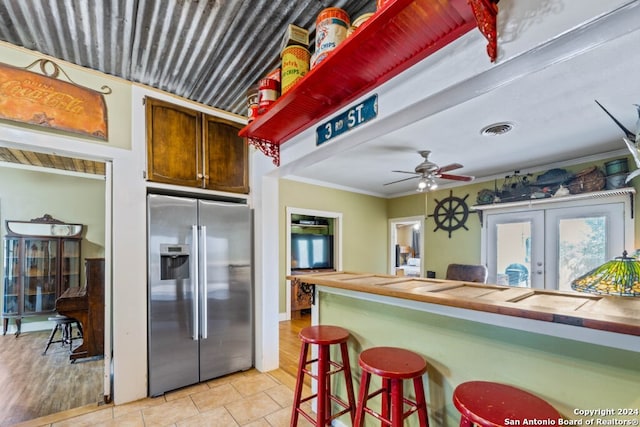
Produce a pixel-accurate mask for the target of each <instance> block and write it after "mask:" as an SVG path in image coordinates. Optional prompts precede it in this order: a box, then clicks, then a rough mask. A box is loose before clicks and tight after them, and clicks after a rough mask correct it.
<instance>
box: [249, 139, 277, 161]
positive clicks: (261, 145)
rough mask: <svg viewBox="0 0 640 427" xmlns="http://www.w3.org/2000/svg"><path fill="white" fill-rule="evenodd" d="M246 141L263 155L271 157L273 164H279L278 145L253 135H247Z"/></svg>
mask: <svg viewBox="0 0 640 427" xmlns="http://www.w3.org/2000/svg"><path fill="white" fill-rule="evenodd" d="M247 141H248V142H249V144H251V145H253V146H254V147H256V148H257V149H258V150H260V151H262V153H263V154H264V155H265V156H269V157H271V158H272V159H273V164H274V165H276V166H280V145H278V144H274V143H273V142H271V141H267V140H265V139H260V138H255V137H248V138H247Z"/></svg>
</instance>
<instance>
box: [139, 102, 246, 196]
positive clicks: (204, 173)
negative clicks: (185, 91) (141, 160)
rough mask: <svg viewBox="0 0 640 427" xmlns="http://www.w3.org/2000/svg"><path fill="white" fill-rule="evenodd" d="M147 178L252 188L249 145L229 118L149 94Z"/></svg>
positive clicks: (226, 188)
mask: <svg viewBox="0 0 640 427" xmlns="http://www.w3.org/2000/svg"><path fill="white" fill-rule="evenodd" d="M145 103H146V126H147V179H148V180H149V181H153V182H161V183H166V184H174V185H182V186H187V187H198V188H206V189H209V190H219V191H228V192H234V193H245V194H246V193H248V192H249V167H248V165H249V150H248V146H247V143H246V141H245V139H244V138H241V137H239V136H238V131H239V129H240V128H241V127H242V126H241V125H240V124H235V123H233V122H231V121H228V120H224V119H220V118H217V117H213V116H210V115H207V114H204V113H201V112H199V111H195V110H191V109H189V108H185V107H180V106H178V105H174V104H171V103H168V102H164V101H159V100H157V99H153V98H146V100H145Z"/></svg>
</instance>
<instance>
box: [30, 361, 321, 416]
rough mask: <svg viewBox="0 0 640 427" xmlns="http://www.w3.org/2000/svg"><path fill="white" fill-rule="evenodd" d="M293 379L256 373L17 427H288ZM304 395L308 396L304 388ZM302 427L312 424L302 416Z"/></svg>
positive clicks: (280, 374)
mask: <svg viewBox="0 0 640 427" xmlns="http://www.w3.org/2000/svg"><path fill="white" fill-rule="evenodd" d="M294 388H295V378H293V377H292V376H291V375H289V374H287V373H286V372H284V371H282V370H280V369H278V370H275V371H271V372H268V373H260V372H258V371H257V370H255V369H252V370H250V371H247V372H241V373H237V374H232V375H229V376H226V377H223V378H218V379H215V380H212V381H209V382H206V383H202V384H197V385H194V386H191V387H185V388H183V389H180V390H177V391H174V392H171V393H167V394H165V395H164V396H161V397H156V398H146V399H142V400H139V401H136V402H132V403H128V404H125V405H118V406H114V405H104V406H95V405H92V406H88V407H87V406H86V407H84V408H79V409H74V410H70V411H66V412H62V413H58V414H53V415H50V416H46V417H42V418H38V419H35V420H31V421H28V422H25V423H22V424H19V426H20V427H67V426H73V427H79V426H92V427H107V426H118V427H138V426H144V427H151V426H173V427H235V426H247V427H280V426H289V420H290V416H291V405H292V403H293V389H294ZM305 388H306V390H305V391H304V394H303V395H307V394H309V393H310V390H309V389H308V388H307V387H305ZM298 425H300V426H309V425H311V424H310V423H308V422H307V421H306V420H305V419H303V418H302V417H301V419H300V422H299V424H298Z"/></svg>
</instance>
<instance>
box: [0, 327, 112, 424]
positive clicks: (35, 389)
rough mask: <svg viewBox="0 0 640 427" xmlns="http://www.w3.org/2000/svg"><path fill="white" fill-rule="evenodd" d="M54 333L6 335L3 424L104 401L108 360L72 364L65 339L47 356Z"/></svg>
mask: <svg viewBox="0 0 640 427" xmlns="http://www.w3.org/2000/svg"><path fill="white" fill-rule="evenodd" d="M49 334H50V331H38V332H23V333H22V334H21V335H20V336H19V337H16V336H15V335H13V334H7V335H0V402H2V404H0V427H7V426H11V425H14V424H16V423H18V422H21V421H24V420H30V419H33V418H37V417H41V416H43V415H48V414H52V413H55V412H60V411H65V410H68V409H71V408H76V407H79V406H84V405H87V404H94V405H95V404H97V402H100V401H102V400H103V393H104V391H103V381H102V376H103V371H104V369H103V366H104V361H103V360H102V359H97V360H96V359H86V360H78V361H76V362H75V363H71V362H70V361H69V351H68V346H63V345H62V344H61V343H53V344H51V346H50V347H49V349H48V350H47V354H46V355H43V354H42V352H43V351H44V348H45V345H46V343H47V340H48V338H49ZM57 336H59V335H57ZM80 343H81V341H80V340H77V341H76V340H74V343H73V345H74V347H76V346H77V345H79V344H80Z"/></svg>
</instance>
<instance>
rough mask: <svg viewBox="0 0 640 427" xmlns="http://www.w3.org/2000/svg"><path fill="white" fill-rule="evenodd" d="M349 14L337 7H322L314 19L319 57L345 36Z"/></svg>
mask: <svg viewBox="0 0 640 427" xmlns="http://www.w3.org/2000/svg"><path fill="white" fill-rule="evenodd" d="M348 29H349V15H348V14H347V12H345V11H344V10H343V9H340V8H339V7H329V8H326V9H324V10H323V11H322V12H320V14H319V15H318V18H317V19H316V50H315V55H316V56H317V57H320V55H322V54H323V53H327V52H330V51H332V50H333V49H335V48H336V47H338V45H339V44H340V43H342V42H343V41H344V39H346V38H347V30H348Z"/></svg>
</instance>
